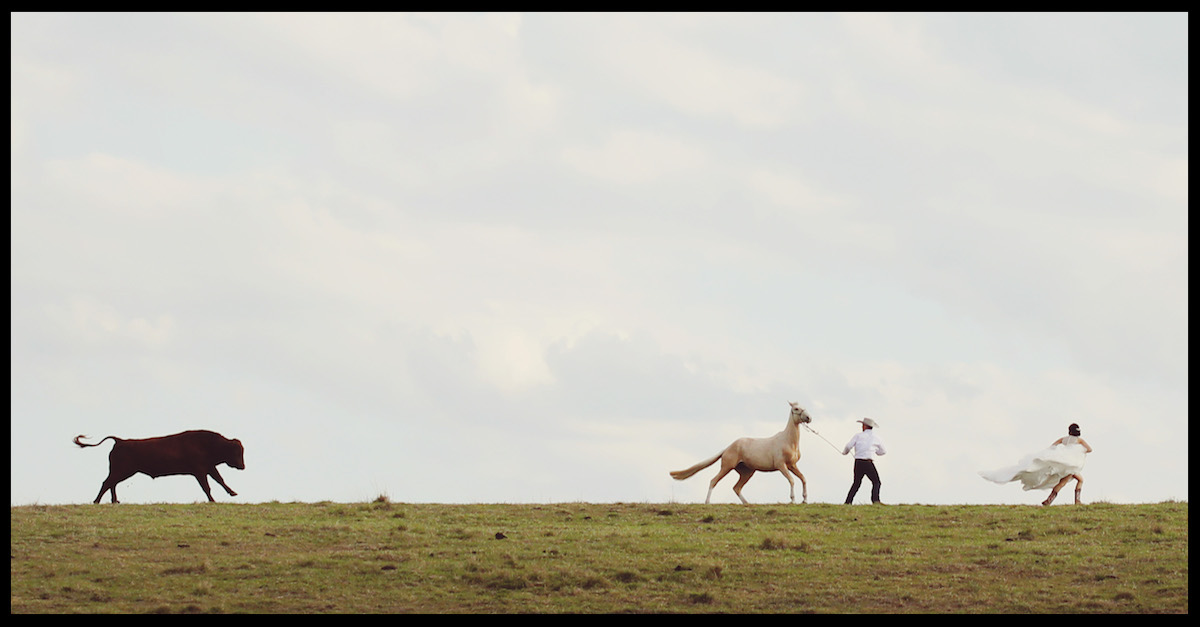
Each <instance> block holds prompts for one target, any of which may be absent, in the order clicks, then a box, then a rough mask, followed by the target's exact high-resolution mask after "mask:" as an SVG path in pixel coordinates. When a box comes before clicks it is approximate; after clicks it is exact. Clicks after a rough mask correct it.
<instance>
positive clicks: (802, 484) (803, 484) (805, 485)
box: [785, 462, 808, 503]
mask: <svg viewBox="0 0 1200 627" xmlns="http://www.w3.org/2000/svg"><path fill="white" fill-rule="evenodd" d="M788 470H790V471H792V472H793V473H795V475H796V476H797V477H800V487H801V489H802V490H803V491H804V502H805V503H807V502H808V481H805V479H804V475H803V474H800V471H799V470H797V469H796V463H795V462H792V463H791V464H789V465H788ZM785 474H786V473H785ZM789 481H790V478H789ZM792 487H793V488H795V484H792ZM792 502H793V503H795V502H796V499H795V497H794V496H793V497H792Z"/></svg>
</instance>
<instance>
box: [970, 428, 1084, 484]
mask: <svg viewBox="0 0 1200 627" xmlns="http://www.w3.org/2000/svg"><path fill="white" fill-rule="evenodd" d="M1086 457H1087V449H1085V448H1083V445H1082V444H1080V443H1079V438H1078V437H1076V436H1072V435H1068V436H1066V437H1064V438H1063V439H1062V444H1055V445H1053V446H1051V447H1049V448H1045V449H1042V450H1040V451H1038V452H1036V453H1034V454H1032V455H1026V456H1025V457H1024V458H1022V459H1021V461H1020V463H1018V464H1016V465H1015V466H1006V467H1004V468H1000V469H999V470H990V471H984V470H981V471H979V476H981V477H983V478H984V479H987V480H988V481H993V482H995V483H1008V482H1010V481H1020V482H1021V486H1022V487H1023V488H1024V489H1026V490H1048V489H1050V488H1053V487H1054V485H1055V484H1057V483H1058V482H1059V480H1061V479H1062V478H1063V477H1066V476H1068V475H1074V474H1078V473H1079V472H1081V471H1082V470H1083V462H1084V460H1085V459H1086Z"/></svg>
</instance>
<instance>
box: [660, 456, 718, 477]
mask: <svg viewBox="0 0 1200 627" xmlns="http://www.w3.org/2000/svg"><path fill="white" fill-rule="evenodd" d="M724 454H725V451H721V452H720V453H717V454H716V455H713V456H712V457H710V458H708V459H706V460H704V461H702V462H700V463H699V464H696V465H695V466H692V467H691V468H688V469H687V470H672V471H671V476H672V477H674V478H676V479H678V480H679V481H683V480H684V479H687V478H688V477H690V476H692V475H694V474H696V473H698V472H700V471H701V470H704V469H705V468H708V467H709V466H712V465H713V464H715V463H717V460H718V459H721V456H722V455H724Z"/></svg>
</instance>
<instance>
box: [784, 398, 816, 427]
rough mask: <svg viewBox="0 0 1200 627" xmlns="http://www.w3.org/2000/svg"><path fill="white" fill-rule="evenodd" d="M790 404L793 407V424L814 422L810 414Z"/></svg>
mask: <svg viewBox="0 0 1200 627" xmlns="http://www.w3.org/2000/svg"><path fill="white" fill-rule="evenodd" d="M788 404H789V405H791V406H792V422H794V423H796V424H801V423H805V422H812V416H809V415H808V412H806V411H804V409H803V408H802V407H800V406H799V405H797V404H795V403H792V402H789V403H788Z"/></svg>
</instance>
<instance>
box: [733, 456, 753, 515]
mask: <svg viewBox="0 0 1200 627" xmlns="http://www.w3.org/2000/svg"><path fill="white" fill-rule="evenodd" d="M737 471H738V474H739V475H741V476H740V477H738V480H737V483H735V484H733V493H734V494H736V495H737V497H738V498H739V499H742V505H749V504H750V501H747V500H746V497H744V496H742V486H744V485H746V482H747V481H750V477H753V476H754V471H753V470H751V469H749V468H747V467H745V466H742V465H739V466H738V467H737Z"/></svg>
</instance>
